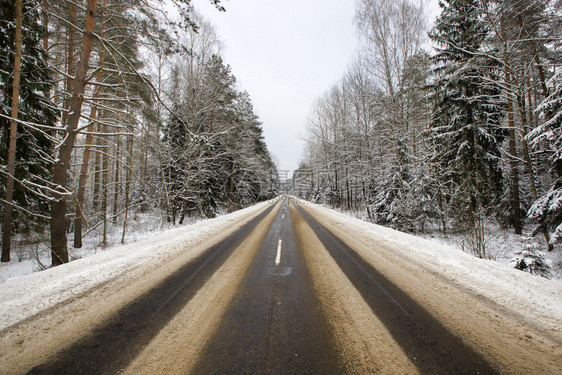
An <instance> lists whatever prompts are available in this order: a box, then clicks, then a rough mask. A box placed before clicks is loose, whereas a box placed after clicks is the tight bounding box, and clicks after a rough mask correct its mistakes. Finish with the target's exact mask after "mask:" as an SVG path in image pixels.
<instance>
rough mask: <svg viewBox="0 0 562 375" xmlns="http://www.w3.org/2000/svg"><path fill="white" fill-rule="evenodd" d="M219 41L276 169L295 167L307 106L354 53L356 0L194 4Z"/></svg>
mask: <svg viewBox="0 0 562 375" xmlns="http://www.w3.org/2000/svg"><path fill="white" fill-rule="evenodd" d="M192 4H193V5H194V6H195V8H196V9H198V10H199V11H200V13H202V14H203V15H204V16H205V17H206V18H207V19H209V20H210V21H211V22H212V23H213V24H214V26H215V28H216V30H217V33H218V35H219V38H220V39H221V40H222V41H223V42H224V45H225V48H224V51H223V52H224V53H223V55H224V59H225V62H226V63H227V64H229V65H230V66H231V68H232V73H233V74H234V75H235V76H236V78H237V80H238V84H239V89H242V90H246V91H248V92H249V94H250V97H251V98H252V101H253V103H254V110H255V112H256V114H257V115H258V116H259V117H260V119H261V121H262V122H263V130H264V135H265V140H266V142H267V145H268V148H269V150H270V151H271V153H272V154H273V155H274V157H275V158H276V159H277V160H278V162H279V165H278V167H279V169H282V170H294V169H296V168H297V167H298V163H299V161H300V158H301V152H302V149H303V144H304V141H303V140H302V138H303V136H304V126H305V124H306V120H307V116H308V113H309V111H310V109H311V106H312V103H313V102H314V100H315V99H316V98H318V97H319V96H320V95H322V94H323V93H324V92H325V91H326V90H328V89H329V88H330V87H331V86H332V85H333V84H334V83H335V82H336V81H337V80H338V79H340V78H341V77H342V76H343V74H344V73H345V70H346V68H347V66H348V64H349V63H350V62H351V60H352V58H353V55H354V54H355V52H356V46H357V37H356V32H355V28H354V26H353V16H354V12H355V5H354V4H355V0H333V1H326V0H283V1H279V0H223V5H224V7H225V8H226V12H225V13H222V12H218V11H217V10H216V9H215V8H214V7H213V6H212V5H211V4H210V2H209V1H208V0H195V1H193V2H192Z"/></svg>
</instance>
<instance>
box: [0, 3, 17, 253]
mask: <svg viewBox="0 0 562 375" xmlns="http://www.w3.org/2000/svg"><path fill="white" fill-rule="evenodd" d="M21 29H22V0H16V36H15V47H16V50H15V56H14V80H13V86H12V113H11V116H12V119H11V120H10V140H9V145H8V175H7V176H6V203H5V204H4V225H3V228H2V259H1V260H2V262H9V261H10V247H11V237H12V210H13V207H12V203H13V202H12V201H13V195H14V172H15V169H16V140H17V132H18V123H17V121H16V120H17V118H18V105H19V97H20V77H21Z"/></svg>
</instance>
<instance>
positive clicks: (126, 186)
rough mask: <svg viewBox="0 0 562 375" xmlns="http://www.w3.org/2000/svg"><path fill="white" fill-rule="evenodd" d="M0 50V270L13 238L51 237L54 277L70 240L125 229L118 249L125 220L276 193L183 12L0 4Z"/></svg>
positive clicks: (211, 53)
mask: <svg viewBox="0 0 562 375" xmlns="http://www.w3.org/2000/svg"><path fill="white" fill-rule="evenodd" d="M211 3H213V4H215V5H216V7H217V8H218V11H221V10H224V9H223V8H222V6H221V5H220V0H211ZM0 51H1V53H0V102H1V108H0V123H1V124H2V132H1V133H0V162H1V169H0V171H1V174H2V176H1V178H2V184H1V185H0V196H1V198H2V201H3V204H2V211H1V212H2V217H3V223H4V224H3V231H2V233H3V237H2V238H3V247H2V261H9V260H10V244H11V240H12V239H13V238H14V236H16V235H18V234H19V235H22V236H25V235H28V234H30V233H41V232H44V231H48V232H50V238H51V241H50V242H51V243H50V247H51V256H52V265H53V266H55V265H58V264H61V263H65V262H68V261H69V256H68V246H69V244H68V243H67V235H70V236H71V238H72V239H73V245H74V247H76V248H79V247H81V246H82V237H83V236H84V234H85V232H86V231H87V230H89V229H91V228H96V227H103V235H102V236H103V238H102V242H103V243H105V242H106V236H107V228H108V225H109V223H112V224H122V228H123V229H122V231H123V232H122V242H124V240H125V235H126V228H127V221H128V218H129V217H130V216H131V212H130V211H131V210H133V209H134V210H135V212H138V211H143V212H161V213H162V215H163V216H164V217H165V218H166V219H167V220H168V221H170V222H173V223H174V224H175V223H176V222H179V223H182V222H183V221H184V219H185V217H190V216H196V217H202V218H209V217H213V216H215V215H216V214H217V213H220V212H227V211H233V210H236V209H239V208H241V207H244V206H246V205H249V204H251V203H253V202H255V201H258V200H264V199H268V198H270V197H271V196H272V195H274V194H275V192H274V190H273V188H274V185H275V184H274V183H273V182H274V181H273V180H274V179H275V178H276V176H277V173H276V167H275V165H274V164H273V162H272V160H271V157H270V154H269V152H268V150H267V147H266V145H265V142H264V138H263V134H262V128H261V122H260V121H259V118H258V116H257V115H256V114H255V113H254V110H253V107H252V103H251V100H250V98H249V95H248V94H247V93H246V92H241V91H239V89H238V88H237V86H236V79H235V77H234V76H233V75H232V73H231V71H230V68H229V66H228V65H227V64H226V63H225V62H224V61H223V60H222V58H221V56H220V40H219V39H218V37H217V35H216V34H215V32H214V30H213V28H212V27H211V25H210V24H208V23H207V22H206V21H205V20H204V19H202V18H201V17H200V16H198V15H197V14H196V13H195V12H194V11H193V9H192V8H191V5H190V1H189V0H182V1H175V2H168V1H163V0H81V1H70V0H68V1H67V0H57V1H49V0H47V1H44V0H43V1H38V0H37V1H25V2H22V1H21V0H17V1H16V2H15V5H14V1H13V0H0ZM18 81H19V82H18ZM17 90H19V92H17Z"/></svg>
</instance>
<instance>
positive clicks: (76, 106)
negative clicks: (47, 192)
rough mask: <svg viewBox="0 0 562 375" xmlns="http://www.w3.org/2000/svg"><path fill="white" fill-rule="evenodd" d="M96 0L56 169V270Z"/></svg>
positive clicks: (63, 250) (91, 1)
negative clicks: (68, 174) (66, 186)
mask: <svg viewBox="0 0 562 375" xmlns="http://www.w3.org/2000/svg"><path fill="white" fill-rule="evenodd" d="M96 3H97V0H88V2H87V7H86V19H85V31H84V38H83V40H82V48H81V51H80V60H79V61H78V65H77V66H76V75H75V77H74V88H73V90H72V98H71V101H70V112H69V115H68V122H67V124H66V131H67V132H68V134H67V135H66V137H65V138H64V141H63V142H62V144H61V145H60V149H59V154H58V157H57V159H56V162H55V165H54V168H53V184H54V185H55V186H56V187H57V190H58V194H57V195H56V196H55V199H54V200H53V201H52V204H51V265H52V266H53V267H55V266H58V265H60V264H62V263H67V262H68V249H67V242H66V231H65V222H66V189H65V188H64V186H65V185H66V183H67V173H68V170H69V168H70V159H71V156H72V150H73V149H74V142H75V141H76V129H77V128H78V122H79V121H80V116H81V114H82V102H83V101H84V91H85V89H86V85H87V82H86V77H87V74H88V69H89V61H90V54H91V52H92V45H93V42H94V35H93V32H94V26H95V22H96V16H95V14H96Z"/></svg>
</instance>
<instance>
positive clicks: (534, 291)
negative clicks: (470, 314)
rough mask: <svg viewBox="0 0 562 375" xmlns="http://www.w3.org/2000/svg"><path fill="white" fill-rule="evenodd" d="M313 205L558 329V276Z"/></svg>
mask: <svg viewBox="0 0 562 375" xmlns="http://www.w3.org/2000/svg"><path fill="white" fill-rule="evenodd" d="M302 203H303V204H307V203H306V202H302ZM313 209H315V210H318V211H320V212H322V213H323V214H325V215H327V216H331V217H332V218H333V219H334V220H335V222H336V225H337V226H338V227H340V228H344V227H345V228H349V229H350V228H353V233H354V236H356V235H357V236H363V237H364V238H370V239H372V240H373V244H376V245H377V246H379V245H382V246H385V245H386V248H389V249H391V250H392V251H395V252H399V253H401V254H402V255H403V256H404V257H406V258H408V259H410V260H411V261H412V262H413V263H416V264H418V265H420V266H421V267H424V268H425V269H428V270H429V271H431V272H434V273H436V274H439V275H442V276H444V277H445V278H447V279H448V280H449V281H450V282H452V283H454V284H456V285H457V286H460V287H462V288H464V289H466V290H468V291H470V292H472V293H474V294H476V295H480V296H483V297H485V298H487V299H489V300H490V301H493V302H494V303H497V304H498V305H500V306H503V307H504V308H506V309H507V310H508V311H512V312H515V313H516V314H519V315H520V316H523V317H525V318H526V319H527V320H528V321H529V322H536V323H537V324H538V326H542V327H543V328H547V329H549V330H552V331H555V332H558V333H560V327H561V326H562V281H561V280H549V279H546V278H544V277H540V276H536V275H531V274H530V273H528V272H523V271H519V270H517V269H514V268H513V267H512V266H510V265H509V264H507V263H506V262H496V261H494V260H490V259H480V258H477V257H475V256H473V255H471V254H468V253H466V252H463V251H462V250H460V249H459V248H457V247H455V246H452V245H447V244H443V243H439V242H436V241H430V240H427V239H424V238H420V237H416V236H413V235H410V234H407V233H403V232H399V231H396V230H393V229H390V228H386V227H383V226H380V225H376V224H373V223H370V222H366V221H363V220H360V219H357V218H354V217H352V216H350V215H346V214H344V213H341V212H337V211H335V210H332V209H329V208H326V207H323V206H320V205H313ZM349 229H348V230H349ZM539 320H540V322H539Z"/></svg>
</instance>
